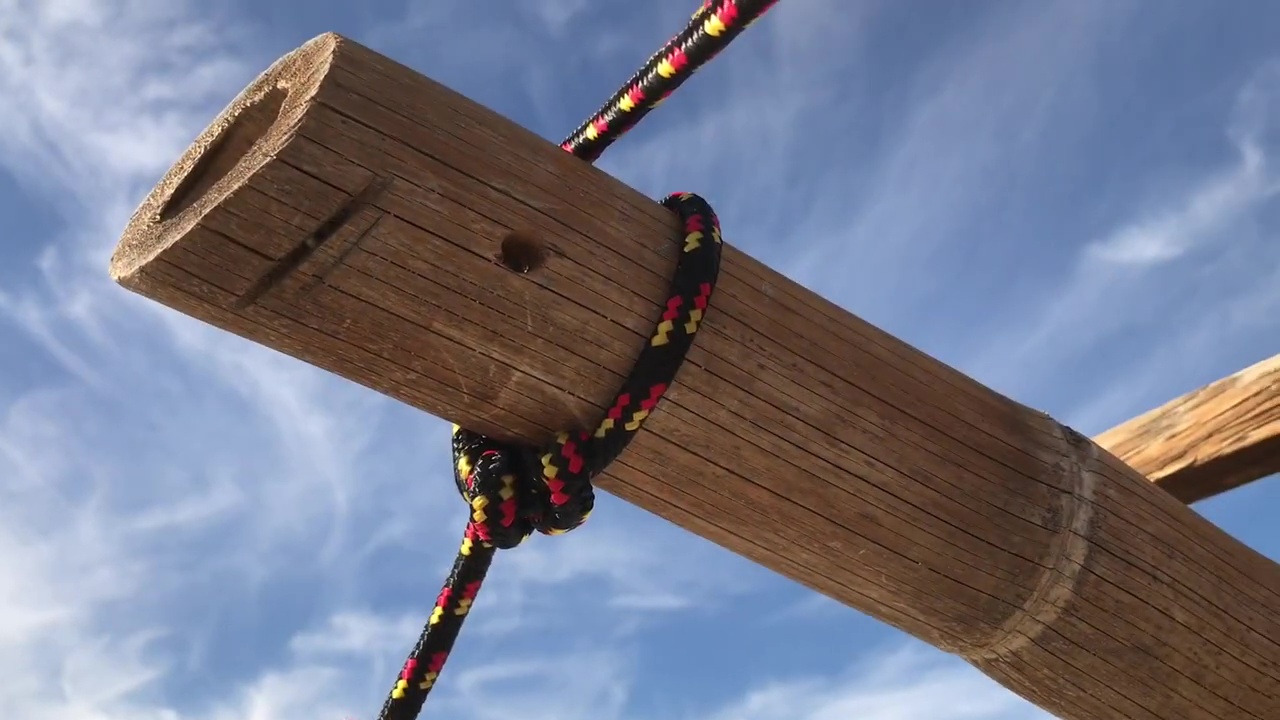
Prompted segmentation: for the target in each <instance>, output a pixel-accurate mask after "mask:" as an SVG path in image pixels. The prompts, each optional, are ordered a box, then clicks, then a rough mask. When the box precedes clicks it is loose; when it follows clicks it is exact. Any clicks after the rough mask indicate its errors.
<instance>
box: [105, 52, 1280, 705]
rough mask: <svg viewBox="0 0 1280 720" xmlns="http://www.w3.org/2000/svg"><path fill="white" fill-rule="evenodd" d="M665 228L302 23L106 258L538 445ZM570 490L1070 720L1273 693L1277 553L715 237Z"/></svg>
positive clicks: (233, 319)
mask: <svg viewBox="0 0 1280 720" xmlns="http://www.w3.org/2000/svg"><path fill="white" fill-rule="evenodd" d="M672 181H673V183H676V184H678V183H679V178H672ZM711 200H712V202H713V203H714V198H711ZM724 222H725V226H726V231H727V233H728V235H727V236H728V237H729V238H730V239H731V238H732V236H733V219H732V218H724ZM676 233H677V228H676V226H675V222H674V219H673V218H672V217H671V216H669V215H668V214H667V212H666V211H665V210H663V209H662V208H661V207H660V206H659V205H658V204H657V203H656V202H654V201H653V200H651V199H649V198H645V197H643V196H641V195H639V194H638V193H636V192H635V191H634V190H631V189H630V188H628V187H626V186H624V185H622V184H621V183H619V182H617V181H616V180H614V179H612V178H610V177H609V176H607V175H605V174H604V173H603V172H600V171H599V170H597V169H595V168H593V167H591V166H589V165H587V164H585V163H583V162H580V161H578V160H576V159H574V158H572V157H570V156H568V155H567V154H566V153H564V152H562V151H560V150H559V149H558V148H556V147H555V146H553V145H551V144H550V143H547V142H544V141H543V140H541V139H540V138H538V137H536V136H535V135H533V134H532V133H530V132H527V131H525V130H523V129H522V128H520V127H518V126H516V125H515V124H513V123H511V122H509V121H507V120H505V119H503V118H501V117H499V116H497V115H496V114H494V113H493V112H490V111H489V110H487V109H485V108H483V107H480V106H479V105H477V104H475V103H473V102H470V101H468V100H467V99H466V98H464V97H461V96H459V95H458V94H456V93H453V92H451V91H449V90H448V89H446V88H443V87H441V86H440V85H438V84H436V83H434V82H432V81H431V80H429V79H427V78H425V77H422V76H421V75H419V74H417V73H415V72H414V71H412V70H410V69H408V68H405V67H403V66H401V65H398V64H396V63H394V62H392V61H391V60H388V59H386V58H384V57H382V56H380V55H378V54H376V53H374V52H372V51H370V50H367V49H365V48H363V47H360V46H359V45H356V44H354V43H351V42H349V41H345V40H342V39H340V38H338V37H336V36H332V35H326V36H321V37H319V38H317V39H315V40H313V41H312V42H310V43H308V44H307V45H306V46H304V47H303V48H300V49H299V50H298V51H296V52H294V53H291V54H290V55H288V56H286V57H285V58H283V59H282V60H280V61H279V62H278V63H277V64H276V65H274V66H273V67H272V68H271V69H270V70H269V71H268V72H267V73H265V74H264V75H263V76H262V77H260V78H259V79H258V80H257V81H255V82H254V83H253V84H252V85H251V86H250V87H249V88H247V89H246V90H245V91H244V92H243V93H242V94H241V95H240V96H239V97H238V98H237V99H236V100H235V101H234V102H233V103H232V104H231V105H230V106H229V107H228V108H227V110H226V111H224V113H223V114H222V115H220V116H219V117H218V119H217V120H216V121H215V122H214V123H213V125H212V126H211V127H210V128H209V129H208V130H207V131H206V132H205V133H204V134H203V135H202V136H201V137H200V138H199V139H198V140H197V141H196V143H195V144H194V145H193V147H192V148H191V149H190V150H189V151H188V152H187V153H186V154H185V155H184V156H183V157H182V158H181V160H180V161H179V162H178V163H177V165H176V166H175V167H174V168H173V169H172V170H171V171H170V172H169V173H168V174H167V175H166V176H165V178H164V179H163V180H162V181H161V182H160V184H159V186H158V187H157V188H156V189H155V191H154V192H153V193H152V194H151V195H150V196H149V197H148V198H147V199H146V201H145V202H144V203H143V204H142V206H141V208H140V209H139V210H138V213H137V215H136V216H135V217H134V219H133V220H132V222H131V223H130V225H129V227H128V229H127V230H126V232H125V235H124V238H123V239H122V241H121V243H120V246H119V247H118V248H117V251H116V254H115V256H114V258H113V260H112V269H111V272H112V274H113V276H114V277H115V278H116V279H117V280H118V281H119V282H120V283H121V284H123V285H124V286H125V287H127V288H129V289H131V290H133V291H135V292H138V293H141V294H143V295H145V296H147V297H150V298H154V299H155V300H157V301H159V302H162V303H164V304H166V305H168V306H170V307H173V308H176V309H178V310H180V311H182V312H184V313H187V314H189V315H191V316H193V317H196V318H200V319H202V320H204V321H206V322H209V323H211V324H213V325H215V326H217V327H220V328H224V329H226V330H228V331H230V332H233V333H236V334H239V335H241V336H243V337H246V338H249V339H251V340H253V341H256V342H258V343H262V344H263V345H266V346H268V347H272V348H275V349H277V350H280V351H282V352H285V353H288V354H290V355H293V356H295V357H298V358H301V359H303V360H305V361H307V362H309V363H313V364H315V365H318V366H320V367H322V368H327V369H328V370H330V371H332V372H334V373H337V374H339V375H341V376H343V377H346V378H349V379H351V380H353V381H355V382H358V383H362V384H364V385H366V386H368V387H370V388H373V389H375V390H377V391H379V392H383V393H386V394H387V395H390V396H392V397H394V398H398V399H399V400H402V401H404V402H406V403H409V404H411V405H414V406H416V407H418V408H421V409H423V410H425V411H427V412H429V413H432V414H434V415H437V416H440V417H443V418H447V419H449V420H453V421H456V422H459V423H461V424H463V425H466V426H469V427H471V428H474V429H476V430H479V431H483V432H487V433H491V434H494V435H498V436H503V437H507V438H519V439H523V440H528V441H534V442H542V441H545V440H546V439H548V438H549V437H550V436H551V433H553V432H554V431H555V430H557V429H559V428H563V427H567V426H575V425H585V424H587V423H589V422H594V420H595V419H596V418H597V417H599V415H600V414H601V413H602V412H603V411H604V404H605V403H606V402H607V401H608V400H609V399H610V397H611V395H612V393H613V391H614V390H615V388H616V386H617V385H618V383H619V382H620V381H621V378H622V376H623V374H624V373H625V372H627V370H628V369H629V367H630V365H631V363H632V359H633V358H634V357H635V356H636V355H637V354H638V352H639V349H640V347H641V345H642V343H643V342H644V339H645V337H646V335H647V333H648V331H649V329H650V327H651V324H652V323H653V322H654V321H655V318H656V316H657V314H658V313H659V312H660V304H661V299H662V298H663V297H664V293H665V290H666V285H667V282H668V275H669V273H670V272H671V270H672V268H673V267H674V263H675V255H674V250H675V247H676V245H675V238H676V236H677V235H676ZM504 261H505V262H507V263H510V264H513V265H520V266H526V267H528V266H531V269H530V270H529V272H527V273H518V272H513V271H511V270H509V269H507V268H506V267H504V264H503V262H504ZM600 486H601V487H602V488H604V489H606V490H608V491H610V492H612V493H614V494H616V495H618V496H621V497H623V498H625V499H627V500H629V501H631V502H633V503H635V504H637V505H639V506H641V507H644V508H646V509H648V510H650V511H652V512H653V513H655V514H657V515H659V516H661V517H664V518H666V519H668V520H670V521H672V522H674V523H677V524H678V525H680V526H682V527H685V528H687V529H689V530H690V531H692V532H694V533H697V534H698V535H701V536H703V537H705V538H708V539H710V540H712V541H713V542H716V543H718V544H720V545H721V546H723V547H725V548H728V549H729V550H732V551H734V552H737V553H740V554H742V555H744V556H746V557H749V558H751V559H753V560H755V561H756V562H759V563H760V564H762V565H765V566H767V567H769V568H772V569H774V570H776V571H777V572H779V573H782V574H783V575H786V576H788V577H790V578H793V579H795V580H797V581H798V582H801V583H803V584H805V585H807V586H809V587H810V588H813V589H814V590H817V591H819V592H822V593H825V594H827V595H829V596H831V597H832V598H835V599H837V600H839V601H841V602H843V603H845V604H847V605H849V606H850V607H853V608H857V609H859V610H861V611H863V612H866V613H868V614H870V615H872V616H874V617H876V618H879V619H881V620H883V621H885V622H887V623H890V624H892V625H894V626H896V627H899V628H901V629H903V630H905V631H906V632H908V633H911V634H912V635H915V636H916V637H919V638H922V639H924V640H925V641H927V642H929V643H932V644H933V645H935V646H937V647H939V648H942V649H944V650H947V651H949V652H953V653H957V654H959V655H961V656H963V657H965V658H967V659H968V660H969V661H970V662H972V663H974V664H975V665H977V666H978V667H979V668H981V669H982V670H983V671H985V672H987V673H988V674H990V675H991V676H992V677H994V678H996V679H997V680H998V681H999V682H1001V683H1003V684H1004V685H1006V686H1007V687H1009V688H1011V689H1013V690H1014V691H1015V692H1017V693H1019V694H1021V695H1022V696H1024V697H1026V698H1029V699H1030V700H1032V701H1033V702H1035V703H1037V704H1039V705H1041V706H1042V707H1044V708H1047V709H1048V710H1050V711H1052V712H1054V713H1057V714H1058V715H1059V716H1061V717H1063V718H1068V719H1069V720H1104V719H1105V720H1113V719H1114V718H1141V719H1143V720H1169V719H1170V718H1178V719H1179V720H1188V719H1192V718H1205V719H1206V720H1207V719H1209V718H1213V719H1214V720H1222V719H1224V718H1231V719H1234V718H1255V719H1256V720H1268V719H1270V720H1274V718H1275V709H1276V708H1277V707H1280V683H1278V681H1277V677H1278V676H1280V644H1278V642H1280V620H1278V619H1277V618H1280V613H1278V612H1277V610H1278V609H1280V567H1277V565H1276V564H1275V563H1273V562H1271V561H1269V560H1267V559H1266V558H1264V557H1262V556H1261V555H1259V554H1258V553H1256V552H1254V551H1253V550H1250V549H1249V548H1247V547H1245V546H1243V545H1242V544H1240V543H1239V542H1237V541H1236V540H1234V539H1233V538H1231V537H1230V536H1228V535H1226V534H1225V533H1223V532H1222V531H1221V530H1219V529H1218V528H1216V527H1215V526H1213V525H1212V524H1210V523H1208V522H1206V521H1205V520H1203V519H1201V518H1200V517H1199V516H1197V515H1196V514H1195V513H1193V512H1192V511H1190V510H1189V509H1187V508H1186V507H1185V506H1184V505H1183V504H1181V503H1179V502H1178V501H1176V500H1175V499H1174V498H1173V497H1171V496H1169V495H1168V494H1167V493H1165V492H1163V491H1161V490H1159V489H1158V488H1156V487H1154V486H1153V485H1152V484H1151V483H1149V482H1147V481H1146V480H1145V479H1144V478H1142V477H1141V476H1140V475H1139V474H1138V473H1136V472H1134V471H1133V470H1132V469H1130V468H1129V467H1127V466H1126V465H1124V464H1123V463H1121V462H1120V461H1118V460H1117V459H1116V458H1114V457H1113V456H1111V455H1110V454H1108V453H1107V452H1105V451H1102V450H1100V449H1099V448H1098V447H1097V446H1096V445H1094V444H1093V443H1091V442H1090V441H1089V440H1088V439H1086V438H1084V437H1082V436H1081V435H1079V434H1077V433H1075V432H1073V431H1071V430H1069V429H1068V428H1065V427H1063V426H1061V425H1059V424H1058V423H1056V422H1054V421H1053V420H1052V419H1051V418H1049V417H1046V416H1044V415H1042V414H1039V413H1036V412H1034V411H1032V410H1029V409H1028V408H1026V407H1024V406H1022V405H1019V404H1017V403H1015V402H1013V401H1011V400H1008V399H1006V398H1004V397H1001V396H999V395H997V394H996V393H994V392H992V391H990V390H988V389H986V388H984V387H982V386H981V385H979V384H977V383H975V382H974V381H972V380H970V379H969V378H967V377H965V376H963V375H961V374H960V373H958V372H956V371H954V370H952V369H950V368H948V367H946V366H945V365H943V364H941V363H939V362H937V361H936V360H933V359H931V358H929V357H927V356H925V355H923V354H922V353H920V352H918V351H916V350H914V349H913V348H911V347H909V346H907V345H906V344H904V343H902V342H901V341H898V340H896V339H894V338H893V337H891V336H889V335H887V334H885V333H883V332H881V331H879V330H877V329H876V328H874V327H871V326H870V325H868V324H866V323H865V322H862V321H861V320H859V319H857V318H856V317H853V316H852V315H850V314H848V313H846V312H844V311H843V310H841V309H840V308H838V307H836V306H834V305H832V304H831V303H828V302H826V301H824V300H822V299H821V298H819V297H817V296H816V295H814V294H813V293H811V292H809V291H807V290H805V289H804V288H802V287H800V286H798V285H796V284H795V283H793V282H790V281H788V280H787V279H785V278H783V277H781V276H780V275H778V274H776V273H774V272H772V271H770V270H769V269H768V268H767V267H764V266H763V265H761V264H760V263H758V262H756V261H755V260H752V259H751V258H750V257H747V256H746V255H744V254H743V253H741V252H738V251H736V250H734V249H733V248H732V247H729V248H727V249H726V251H725V258H724V266H723V270H722V276H721V284H720V288H719V290H718V291H717V294H716V296H715V299H714V301H713V307H712V309H711V311H710V312H709V314H708V316H707V320H706V322H705V324H704V325H703V329H702V330H701V331H700V332H699V336H698V340H697V343H696V344H695V347H694V350H693V352H692V353H691V355H690V357H689V360H688V362H687V364H686V366H685V367H684V368H683V369H682V371H681V373H680V376H679V378H678V382H677V384H676V387H674V388H673V389H672V390H671V391H670V395H669V396H668V400H667V401H666V403H665V404H664V405H663V407H662V409H661V411H660V412H658V413H657V414H656V415H655V416H654V417H653V418H652V420H651V424H649V425H647V426H646V431H645V432H643V433H641V434H640V437H638V438H637V440H636V441H635V442H634V443H633V444H632V445H631V447H630V448H629V449H628V450H627V452H626V453H625V454H624V456H623V458H622V460H621V461H620V462H618V463H617V464H616V465H615V466H614V467H613V469H612V470H610V471H609V472H608V473H607V476H606V477H603V478H601V479H600ZM440 491H441V496H442V497H444V496H445V495H447V494H448V493H447V491H446V489H445V488H444V487H441V489H440ZM442 502H449V500H442ZM595 522H608V518H607V517H601V518H597V519H596V520H595ZM565 542H572V540H565Z"/></svg>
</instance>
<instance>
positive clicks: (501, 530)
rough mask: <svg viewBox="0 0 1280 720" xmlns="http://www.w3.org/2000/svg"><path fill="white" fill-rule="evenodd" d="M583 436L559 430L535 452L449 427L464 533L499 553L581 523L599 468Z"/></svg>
mask: <svg viewBox="0 0 1280 720" xmlns="http://www.w3.org/2000/svg"><path fill="white" fill-rule="evenodd" d="M592 440H593V437H592V435H591V434H590V433H587V432H577V433H567V432H562V433H560V434H559V435H558V436H557V437H556V440H555V442H554V443H552V444H551V445H550V446H548V447H547V448H546V449H544V450H542V451H540V452H535V451H533V450H531V449H529V448H524V447H520V446H516V445H512V444H509V443H503V442H499V441H496V440H493V439H491V438H488V437H486V436H484V435H481V434H480V433H475V432H471V431H469V430H465V429H463V428H461V427H459V426H457V425H454V426H453V463H454V473H453V479H454V483H455V484H456V485H457V487H458V494H459V495H461V496H462V499H463V500H465V501H466V502H467V504H468V505H469V506H470V508H471V517H470V519H469V520H468V522H467V529H466V533H467V535H469V536H471V537H472V538H473V541H479V542H482V543H487V544H489V545H492V546H493V547H494V548H496V549H499V550H506V549H510V548H514V547H516V546H517V545H519V544H520V543H522V542H524V540H525V539H526V538H528V537H529V536H530V535H532V534H533V533H534V532H535V531H536V532H540V533H542V534H543V535H561V534H564V533H567V532H569V531H570V530H573V529H575V528H577V527H579V526H580V525H582V524H583V523H584V522H586V521H587V516H588V515H590V514H591V509H592V507H594V506H595V491H594V489H593V488H592V487H591V479H592V478H593V477H595V476H596V475H598V474H599V473H600V472H601V471H602V470H603V469H604V462H602V461H603V460H604V459H605V458H604V457H603V455H602V453H601V450H602V448H601V447H600V445H599V443H593V442H592Z"/></svg>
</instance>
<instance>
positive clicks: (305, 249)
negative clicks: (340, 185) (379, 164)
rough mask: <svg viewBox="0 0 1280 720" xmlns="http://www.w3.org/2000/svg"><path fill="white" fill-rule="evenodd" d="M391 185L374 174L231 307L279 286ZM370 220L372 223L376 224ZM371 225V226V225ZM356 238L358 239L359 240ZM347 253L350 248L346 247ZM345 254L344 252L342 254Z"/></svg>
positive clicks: (244, 304) (243, 304)
mask: <svg viewBox="0 0 1280 720" xmlns="http://www.w3.org/2000/svg"><path fill="white" fill-rule="evenodd" d="M390 184H391V178H390V177H383V176H374V178H373V179H372V180H370V181H369V182H368V184H366V185H365V186H364V187H363V188H361V189H360V191H359V192H357V193H356V194H355V195H354V196H352V197H351V199H350V200H348V201H347V202H346V204H344V205H342V206H341V207H339V208H338V209H337V210H335V211H334V213H333V214H332V215H330V216H329V217H328V218H327V219H326V220H325V221H324V222H322V223H320V225H319V227H317V228H316V229H315V230H314V231H313V232H312V233H311V234H310V235H308V236H307V237H306V238H305V239H304V240H303V241H302V242H301V243H299V244H298V246H297V247H295V248H293V249H292V250H290V251H289V252H288V253H286V254H285V256H284V257H282V258H280V262H279V263H277V264H276V266H275V267H273V268H271V269H270V270H269V271H267V273H266V274H265V275H263V276H262V277H260V278H258V280H257V281H256V282H254V283H253V284H252V285H250V286H249V289H248V290H246V291H245V293H244V294H243V295H241V296H240V297H239V298H237V299H236V301H235V303H233V307H234V308H235V309H236V310H243V309H244V308H246V307H248V306H250V305H252V304H253V303H255V302H257V301H258V299H260V298H261V297H262V296H263V295H265V294H267V293H268V292H270V291H271V290H272V289H273V288H274V287H275V286H277V285H279V284H280V282H281V281H283V280H284V279H285V278H286V277H287V276H288V275H289V274H290V273H292V272H294V271H295V270H297V269H298V268H300V267H302V264H303V263H305V262H306V261H307V260H308V259H309V258H310V257H311V256H312V255H314V254H315V252H316V251H317V250H319V249H320V247H321V246H322V245H324V243H325V242H326V241H328V240H329V239H330V238H332V237H333V236H334V235H336V234H337V233H338V231H339V230H341V229H342V228H343V227H344V226H345V225H346V224H347V223H348V222H350V221H351V218H353V217H355V215H356V213H357V212H359V211H360V210H361V209H363V208H364V207H365V206H367V205H370V204H371V203H372V202H373V200H375V199H376V198H377V197H378V196H379V195H381V194H382V192H383V191H384V190H386V188H387V186H388V185H390ZM376 224H377V223H376V222H375V223H373V224H372V225H376ZM372 225H371V226H370V227H372ZM367 232H368V230H366V231H365V232H364V233H361V234H360V236H359V238H363V237H364V235H365V234H366V233H367ZM359 238H357V242H358V241H359ZM348 252H349V250H348ZM344 254H345V253H344Z"/></svg>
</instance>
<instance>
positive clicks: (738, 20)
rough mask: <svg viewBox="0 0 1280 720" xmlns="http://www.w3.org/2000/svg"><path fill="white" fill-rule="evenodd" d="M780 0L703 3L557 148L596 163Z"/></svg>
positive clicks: (713, 0) (732, 0) (713, 1)
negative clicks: (681, 27) (681, 28)
mask: <svg viewBox="0 0 1280 720" xmlns="http://www.w3.org/2000/svg"><path fill="white" fill-rule="evenodd" d="M777 2H778V0H704V2H703V3H702V7H700V8H698V9H697V10H696V11H695V12H694V13H693V17H691V18H690V19H689V24H688V26H686V27H685V29H684V30H683V31H681V32H680V34H679V35H676V36H675V37H673V38H671V39H670V40H668V41H667V44H666V45H663V46H662V49H660V50H658V52H656V53H654V54H653V55H651V56H649V60H648V61H647V62H645V64H644V65H643V66H641V68H640V69H639V70H637V71H636V73H635V74H634V75H632V76H631V79H630V80H628V81H626V82H625V83H623V85H622V87H620V88H618V91H617V92H615V93H614V94H613V97H611V98H609V101H608V102H606V103H605V104H604V105H602V106H600V109H599V110H597V111H596V112H595V113H594V114H592V115H591V117H590V118H588V119H587V120H586V121H584V122H583V123H582V124H581V125H579V126H578V128H577V129H576V130H574V131H573V132H572V133H569V137H567V138H565V139H564V141H563V142H561V143H560V147H562V148H564V149H565V150H567V151H568V152H570V153H573V154H574V155H576V156H578V157H580V158H582V159H583V160H586V161H587V162H595V161H596V160H597V159H598V158H599V157H600V155H601V153H603V152H604V151H605V149H606V148H608V147H609V146H610V145H612V144H613V142H614V141H615V140H617V139H618V138H620V137H622V135H623V134H625V133H626V132H627V131H629V130H631V129H632V128H634V127H635V126H636V125H637V124H639V122H640V120H641V119H643V118H644V116H645V115H648V114H649V111H650V110H652V109H654V108H656V107H658V106H659V105H661V104H662V101H663V100H666V99H667V96H668V95H670V94H671V93H673V92H675V91H676V88H678V87H680V86H681V85H683V84H684V81H685V80H688V79H689V78H690V77H692V76H693V74H694V73H695V72H697V71H698V69H699V68H701V67H702V66H703V65H705V64H706V63H707V62H708V61H710V60H711V58H713V57H715V56H716V55H718V54H719V53H720V51H721V50H724V49H725V48H726V47H727V46H728V45H729V43H731V42H733V39H734V38H736V37H738V35H739V34H740V33H741V32H742V31H743V30H746V29H747V28H748V27H749V26H750V25H751V23H754V22H755V21H756V20H759V19H760V17H761V16H762V15H764V14H765V13H766V12H768V11H769V9H770V8H772V7H773V6H774V5H775V4H776V3H777Z"/></svg>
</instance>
